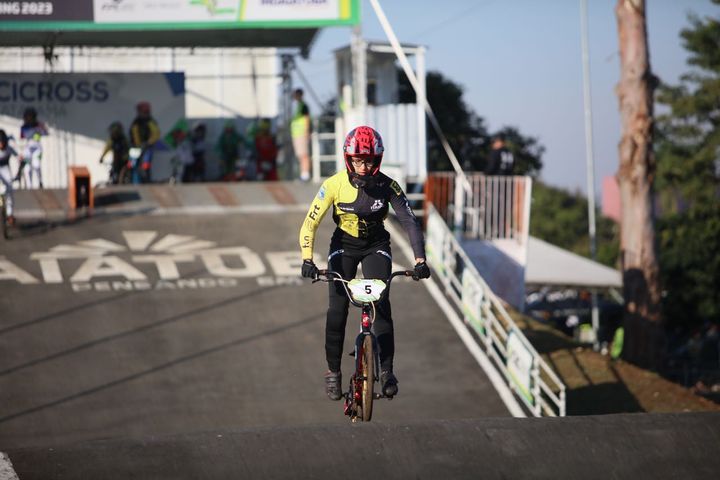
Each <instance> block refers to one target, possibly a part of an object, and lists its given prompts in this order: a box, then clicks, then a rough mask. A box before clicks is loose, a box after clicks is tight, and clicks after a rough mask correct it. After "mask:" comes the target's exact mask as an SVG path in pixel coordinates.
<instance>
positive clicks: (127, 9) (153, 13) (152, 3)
mask: <svg viewBox="0 0 720 480" xmlns="http://www.w3.org/2000/svg"><path fill="white" fill-rule="evenodd" d="M94 2H95V22H97V23H151V22H171V23H179V22H232V21H235V20H237V19H238V18H240V7H241V5H240V1H239V0H94Z"/></svg>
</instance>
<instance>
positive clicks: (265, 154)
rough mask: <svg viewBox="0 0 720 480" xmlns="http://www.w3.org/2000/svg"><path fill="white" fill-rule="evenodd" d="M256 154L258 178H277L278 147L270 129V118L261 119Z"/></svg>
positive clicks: (256, 141)
mask: <svg viewBox="0 0 720 480" xmlns="http://www.w3.org/2000/svg"><path fill="white" fill-rule="evenodd" d="M255 154H256V156H257V178H258V180H277V179H278V176H277V154H278V147H277V143H275V136H273V134H272V131H271V130H270V120H268V119H267V118H264V119H262V120H261V121H260V123H259V124H258V128H257V133H256V135H255Z"/></svg>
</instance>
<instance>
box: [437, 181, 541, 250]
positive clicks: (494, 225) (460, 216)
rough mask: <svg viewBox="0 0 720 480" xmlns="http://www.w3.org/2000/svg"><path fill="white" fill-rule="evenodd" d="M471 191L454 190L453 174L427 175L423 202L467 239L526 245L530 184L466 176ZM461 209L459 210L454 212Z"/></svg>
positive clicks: (455, 187)
mask: <svg viewBox="0 0 720 480" xmlns="http://www.w3.org/2000/svg"><path fill="white" fill-rule="evenodd" d="M466 177H467V180H468V183H469V185H470V190H469V191H465V190H464V189H459V188H457V175H456V174H455V173H454V172H433V173H430V174H429V175H428V178H427V186H426V194H425V196H426V198H427V200H428V201H429V202H432V204H433V205H434V206H435V208H436V210H437V211H438V213H439V214H440V215H441V216H442V217H443V218H444V219H445V221H446V222H447V223H448V224H449V225H455V226H456V230H461V231H463V232H464V234H465V237H466V238H480V239H484V240H493V239H515V240H517V241H518V243H521V244H524V243H525V242H526V241H527V236H528V232H529V223H530V195H531V190H532V181H531V179H530V177H523V176H487V175H484V174H482V173H472V172H470V173H467V174H466ZM456 205H462V207H463V208H462V209H460V210H458V209H456V208H455V206H456Z"/></svg>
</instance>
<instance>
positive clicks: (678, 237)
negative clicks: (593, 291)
mask: <svg viewBox="0 0 720 480" xmlns="http://www.w3.org/2000/svg"><path fill="white" fill-rule="evenodd" d="M713 3H714V4H716V5H720V0H713ZM689 21H690V27H689V28H686V29H684V30H683V31H682V32H681V34H680V36H681V38H682V40H683V46H684V47H685V49H686V50H687V51H688V53H689V56H688V64H689V65H690V66H691V67H692V70H691V71H690V72H689V73H687V74H685V75H683V76H682V77H681V81H680V84H679V85H667V84H663V85H661V86H660V88H659V91H658V96H657V100H658V102H659V103H660V104H663V105H665V106H666V107H667V108H668V109H669V111H668V113H666V114H664V115H660V116H659V117H658V133H659V135H658V141H657V143H656V152H657V157H658V182H657V184H658V191H659V193H660V205H661V212H662V213H661V216H660V220H659V222H658V231H659V234H660V235H659V237H660V238H659V240H660V265H661V280H662V284H663V288H664V290H665V292H666V294H665V296H664V298H663V310H664V313H665V317H666V319H667V322H668V323H669V324H670V325H671V326H683V327H692V326H694V325H698V324H700V323H702V322H705V321H708V320H711V319H715V321H717V319H718V318H719V317H720V294H719V293H718V292H720V256H719V255H718V254H717V252H718V251H720V200H719V199H718V192H720V48H718V45H720V23H719V22H718V21H717V20H715V19H711V18H708V19H705V20H702V19H700V18H698V17H697V16H694V15H690V16H689Z"/></svg>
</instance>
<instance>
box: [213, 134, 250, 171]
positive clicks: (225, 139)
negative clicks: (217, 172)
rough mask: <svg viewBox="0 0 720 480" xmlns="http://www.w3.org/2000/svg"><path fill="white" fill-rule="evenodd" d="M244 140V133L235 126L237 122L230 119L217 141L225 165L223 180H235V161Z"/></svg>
mask: <svg viewBox="0 0 720 480" xmlns="http://www.w3.org/2000/svg"><path fill="white" fill-rule="evenodd" d="M243 141H244V139H243V137H242V135H240V133H238V131H237V129H236V128H235V122H234V121H232V120H228V121H227V122H225V127H224V128H223V131H222V133H221V134H220V137H219V138H218V141H217V147H216V149H217V151H218V152H220V157H221V158H222V166H223V180H225V181H227V182H229V181H232V180H235V162H236V161H237V159H238V157H239V156H240V146H241V144H242V142H243Z"/></svg>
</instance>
